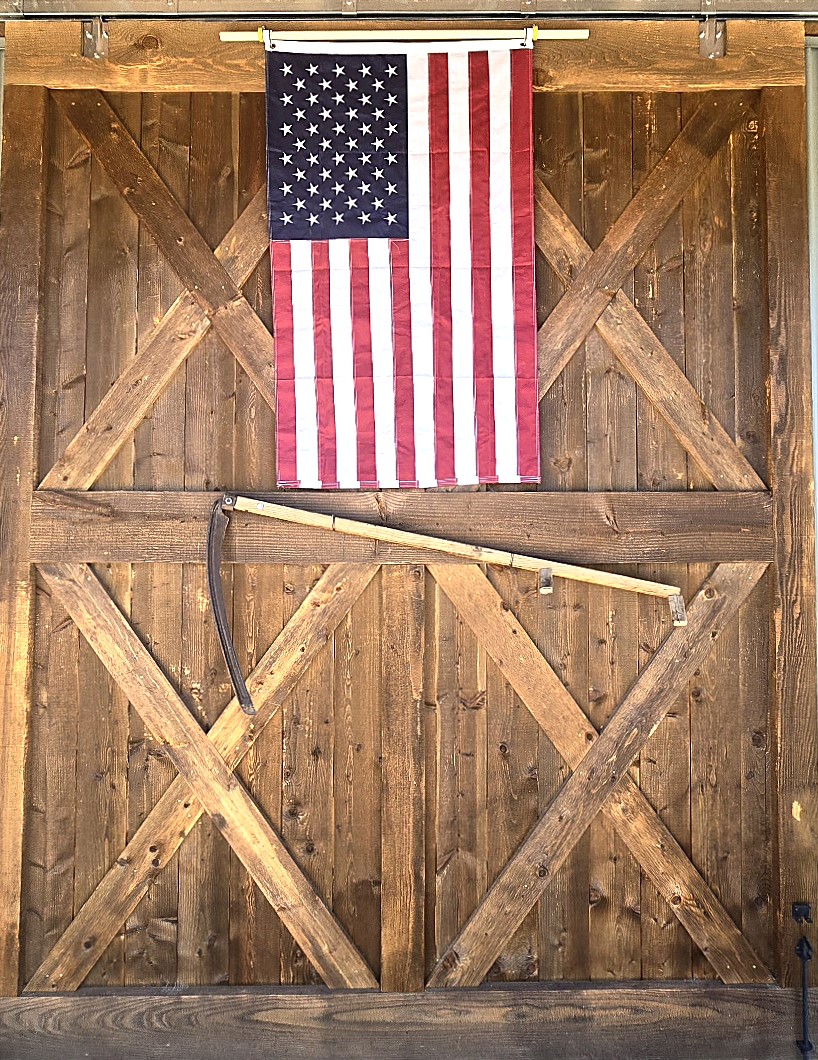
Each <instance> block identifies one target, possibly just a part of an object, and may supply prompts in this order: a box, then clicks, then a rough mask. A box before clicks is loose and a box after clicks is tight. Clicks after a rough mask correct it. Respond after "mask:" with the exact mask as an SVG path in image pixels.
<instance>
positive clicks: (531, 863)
mask: <svg viewBox="0 0 818 1060" xmlns="http://www.w3.org/2000/svg"><path fill="white" fill-rule="evenodd" d="M430 569H431V571H432V573H433V574H434V576H435V578H436V579H437V580H438V581H439V582H440V584H441V585H442V586H443V588H444V591H446V592H447V595H449V596H450V597H451V598H452V599H453V600H456V601H457V606H458V609H459V610H460V613H461V614H463V615H464V617H466V618H467V620H468V621H469V622H471V623H472V624H474V623H476V622H477V621H478V617H477V616H475V615H473V614H472V610H473V608H474V605H475V602H476V599H477V598H479V596H480V593H481V592H482V595H483V597H486V593H485V585H484V583H483V582H482V580H480V579H478V578H476V576H475V575H476V572H477V568H475V567H461V568H458V567H443V566H440V567H436V566H434V565H431V566H430ZM764 569H765V566H764V565H763V564H748V565H740V564H725V565H723V566H721V567H718V568H717V569H716V571H715V572H714V574H713V575H712V576H711V578H710V579H708V582H707V583H706V585H705V587H704V588H703V589H702V591H701V592H699V593H698V594H697V596H696V598H695V600H694V601H693V602H692V604H691V607H690V608H689V611H688V618H689V624H688V625H687V626H685V627H679V628H676V629H674V630H673V632H672V633H671V634H670V635H669V636H668V638H667V639H666V641H665V642H664V643H663V645H662V646H661V648H660V649H659V650H658V651H657V652H656V654H655V655H654V656H653V658H652V660H651V664H650V665H649V666H647V667H645V669H644V670H643V671H642V672H641V673H640V675H639V678H638V680H637V681H636V682H635V684H634V685H633V687H632V688H631V690H630V691H629V693H628V695H627V696H626V697H625V699H624V700H623V702H622V704H621V705H620V706H619V708H618V709H617V711H616V713H615V714H614V716H613V717H612V719H611V721H610V722H609V723H608V725H606V727H605V730H604V732H603V734H602V735H601V736H600V737H599V739H598V740H594V730H593V728H592V727H591V726H589V725H586V727H585V728H586V731H585V733H584V734H583V733H582V732H579V733H577V734H576V736H575V738H576V739H579V740H580V741H582V740H584V741H585V743H586V745H590V749H589V750H588V751H587V753H586V754H585V755H584V756H582V757H581V760H580V761H578V762H577V763H576V766H575V771H574V773H573V774H572V776H571V777H570V778H569V779H568V780H567V781H566V783H565V784H564V785H563V787H562V789H561V790H560V792H559V794H558V795H557V796H556V798H555V799H554V800H553V801H552V803H551V804H550V806H549V808H548V810H547V811H546V813H545V815H544V816H543V817H542V818H541V819H540V821H539V822H538V823H537V825H536V826H535V827H534V829H533V830H532V831H531V833H530V834H529V836H528V837H527V839H526V841H525V842H524V843H523V844H522V846H521V847H520V848H519V850H518V851H517V852H516V854H515V855H514V857H513V858H512V860H511V861H510V862H509V864H508V865H507V866H506V868H505V869H504V870H503V872H502V873H501V874H500V876H499V877H498V879H497V880H496V881H495V883H494V885H493V886H492V888H491V890H490V891H489V893H488V895H487V896H486V898H485V899H484V900H483V902H482V903H481V904H480V906H479V907H478V909H477V911H476V912H475V914H474V915H473V916H472V918H471V919H470V920H469V922H468V924H467V925H466V926H465V927H464V928H463V930H462V931H461V933H460V935H459V936H458V938H457V939H456V940H455V941H454V943H453V944H452V945H451V946H450V947H449V950H448V951H447V952H446V954H444V956H443V957H442V958H441V960H440V961H439V962H438V965H437V966H436V968H435V970H434V972H433V973H432V976H431V978H430V979H429V983H428V985H429V986H430V987H434V986H442V985H448V986H451V985H462V986H467V985H468V984H469V982H471V983H479V982H480V980H481V979H482V977H483V975H484V974H485V973H486V971H487V970H488V968H489V967H490V966H491V963H492V961H493V960H494V958H495V957H496V955H497V953H498V952H499V951H500V949H501V947H502V945H503V941H504V940H505V939H506V938H508V936H509V935H510V933H511V932H512V931H513V930H514V929H515V927H516V926H517V925H518V924H519V923H520V921H521V920H522V918H523V917H524V916H525V914H526V913H527V912H528V909H529V908H530V907H531V906H532V905H533V904H534V902H536V900H537V899H538V898H539V897H540V895H541V894H542V893H543V892H544V891H545V889H546V888H547V886H548V883H549V882H550V879H551V878H552V877H553V876H554V875H555V874H556V872H557V870H558V869H559V867H560V865H561V864H562V862H563V861H564V856H565V853H566V852H567V851H568V850H570V848H571V845H572V842H571V841H572V840H573V842H575V841H576V838H579V836H581V835H582V833H583V832H584V831H585V829H586V828H587V827H588V825H589V824H590V823H591V821H592V820H593V818H594V817H595V816H596V814H597V812H598V811H599V810H601V809H602V807H603V806H604V805H605V802H606V800H607V798H608V797H609V796H610V795H611V794H612V792H613V791H614V790H615V789H616V787H617V786H619V785H622V784H623V782H624V783H625V787H624V790H625V791H627V792H628V793H630V790H631V789H630V785H629V784H628V783H627V779H626V773H627V770H628V769H629V768H630V765H631V764H632V763H633V760H634V759H635V758H636V757H637V756H638V754H639V752H640V750H641V749H642V747H643V746H644V744H645V743H646V742H647V740H648V738H649V736H650V734H651V733H652V732H653V731H654V729H655V728H656V727H657V726H658V724H659V723H660V721H661V719H662V718H663V717H664V715H665V714H666V713H667V711H668V710H669V709H670V706H671V705H672V701H670V697H669V695H668V689H669V688H672V687H673V685H674V683H681V682H683V681H685V680H687V679H688V678H689V677H690V676H692V674H693V673H694V672H695V670H696V669H697V667H698V666H700V665H701V663H702V661H703V660H704V659H705V658H706V657H707V654H708V652H709V651H710V649H711V648H712V645H713V643H714V642H715V641H716V640H717V638H718V636H719V634H720V633H721V632H722V630H723V629H724V627H725V625H727V624H729V620H730V619H731V618H732V617H733V616H734V615H735V613H736V611H737V610H738V608H739V607H740V605H741V603H742V602H743V600H744V599H745V598H746V596H747V595H748V594H749V592H750V591H751V590H752V588H753V586H754V585H755V583H756V582H757V581H758V579H759V577H760V576H761V574H762V573H763V572H764ZM481 587H482V588H481ZM484 603H485V604H486V605H488V606H484V607H483V609H482V610H483V615H484V618H483V621H482V626H483V639H484V642H485V644H486V649H487V650H488V651H489V652H490V653H491V654H492V657H493V658H494V659H495V661H496V662H497V663H498V665H501V664H502V665H503V666H507V665H510V663H509V662H508V661H507V654H506V651H505V646H501V645H502V641H503V634H502V631H503V627H504V626H506V625H508V624H509V622H508V619H507V618H505V612H504V607H503V603H502V601H498V604H499V607H500V615H498V613H497V605H495V606H493V607H492V606H491V605H490V604H488V600H487V599H486V600H484ZM492 613H493V622H494V626H495V627H496V631H495V633H492V632H491V631H490V629H491V615H492ZM500 616H503V621H502V622H500V621H498V619H499V618H500ZM510 632H511V634H512V637H513V638H515V639H516V642H517V643H518V644H519V645H520V648H519V649H518V651H522V649H523V645H524V644H525V635H524V633H523V631H522V629H521V628H520V627H519V626H518V625H517V624H516V623H511V625H510ZM497 637H499V638H500V641H499V642H498V641H497ZM532 648H533V646H532ZM536 654H537V653H536V650H535V656H536ZM547 673H550V681H551V682H552V683H553V682H554V681H556V678H555V676H554V674H553V671H550V668H549V669H547ZM561 688H562V686H561V685H559V682H558V681H557V682H556V689H557V690H559V689H561ZM569 698H570V697H569ZM549 706H550V711H546V712H545V716H546V717H548V715H549V713H550V714H551V716H550V718H549V729H550V728H551V726H552V725H553V727H554V730H555V731H556V732H557V733H559V732H561V731H562V729H563V728H564V727H565V725H566V724H570V722H568V720H567V719H568V717H570V715H571V714H572V713H573V710H574V709H575V708H576V705H575V704H573V701H570V703H569V702H567V701H566V700H565V697H564V696H563V695H562V693H560V696H559V697H557V696H554V694H553V691H552V698H551V700H550V703H549ZM566 711H567V714H566ZM560 714H562V717H559V715H560ZM552 738H554V740H555V743H556V742H557V741H558V740H560V737H559V736H556V735H554V736H553V737H552ZM648 817H650V815H648ZM569 835H570V839H568V836H569ZM575 837H576V838H575ZM643 864H645V867H646V868H647V867H648V866H647V864H646V863H645V862H644V861H643ZM673 878H674V877H673V876H671V879H673ZM664 882H665V883H667V882H668V881H664ZM676 904H679V903H678V902H677V903H676ZM744 945H745V947H746V943H745V944H744ZM753 970H755V971H756V974H764V975H766V974H768V973H766V972H762V971H761V969H760V966H759V964H758V963H757V959H755V960H754V961H753V962H752V965H751V968H747V972H748V973H749V974H750V975H751V976H752V975H753ZM736 971H737V969H736V967H735V966H733V967H731V966H730V964H729V963H728V964H727V965H726V968H725V972H726V973H727V974H728V975H729V976H730V977H731V978H733V977H734V976H735V974H736ZM725 972H722V975H723V976H724V975H725Z"/></svg>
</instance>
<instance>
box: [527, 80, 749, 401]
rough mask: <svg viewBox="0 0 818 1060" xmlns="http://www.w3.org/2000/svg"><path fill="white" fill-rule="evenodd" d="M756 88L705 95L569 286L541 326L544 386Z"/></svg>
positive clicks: (643, 250)
mask: <svg viewBox="0 0 818 1060" xmlns="http://www.w3.org/2000/svg"><path fill="white" fill-rule="evenodd" d="M753 100H754V95H753V93H747V92H737V93H716V94H713V95H710V96H707V97H705V99H704V100H703V101H702V103H701V104H700V105H699V107H698V108H697V109H696V112H695V114H694V115H693V116H692V117H691V119H690V121H689V122H688V123H687V124H686V125H685V127H684V128H683V129H682V131H681V133H679V136H678V137H677V138H676V140H675V141H674V142H673V144H672V145H671V147H670V149H669V150H668V151H667V153H666V154H665V156H664V157H663V158H662V160H661V161H660V162H659V163H658V164H657V165H656V166H655V167H654V169H653V170H652V171H651V173H650V175H649V176H648V177H647V178H646V179H645V181H644V182H643V184H642V186H641V188H640V190H639V194H638V195H637V196H635V197H634V199H633V200H632V201H631V202H630V203H629V204H628V206H627V208H626V209H625V210H624V211H623V212H622V214H620V216H619V218H618V219H617V222H616V224H615V225H613V226H612V227H611V228H610V229H609V230H608V233H607V235H606V236H605V239H604V240H603V241H602V243H601V244H600V245H599V247H598V248H597V250H596V253H595V254H594V256H593V258H592V259H591V260H590V261H589V262H588V264H587V265H585V267H584V268H583V269H582V270H581V271H580V273H579V274H578V275H577V276H576V277H575V279H574V281H573V283H572V284H571V288H570V291H569V292H567V293H566V294H565V295H564V296H563V298H562V299H561V300H560V303H559V305H558V306H557V307H556V309H555V310H554V312H553V313H552V314H551V315H550V316H549V318H548V320H547V321H546V323H545V324H544V325H543V326H542V327H541V328H540V332H539V349H540V390H541V392H542V391H543V390H547V389H548V387H549V386H551V384H552V383H553V381H554V379H555V378H556V376H557V375H558V374H559V372H560V370H561V369H562V367H563V366H564V365H565V364H566V362H567V361H568V359H569V358H570V357H571V355H572V354H573V353H574V351H575V350H576V349H577V348H578V346H579V345H580V344H581V343H582V342H583V340H584V339H585V337H586V336H587V334H588V332H589V331H590V330H591V328H592V327H593V326H594V324H595V323H596V321H597V320H598V319H599V317H600V315H601V314H602V312H603V310H604V309H605V307H606V306H607V305H609V304H610V303H611V301H612V300H613V299H614V297H615V296H616V293H617V291H618V290H619V288H620V287H621V286H622V284H623V283H624V282H625V280H626V278H627V276H628V273H629V272H631V271H632V270H633V268H634V266H635V265H636V264H637V263H638V262H639V260H640V259H641V258H642V255H643V254H644V253H645V252H646V250H647V249H648V247H649V246H650V244H651V243H652V242H653V240H654V239H655V238H656V236H657V235H658V234H659V232H660V231H661V230H662V228H664V226H665V224H666V223H667V220H668V217H669V216H670V214H671V213H672V212H673V211H674V210H675V208H676V206H677V205H678V204H679V202H680V201H681V199H682V197H683V196H684V194H685V192H686V191H687V189H688V188H689V187H690V185H691V184H692V183H693V181H694V180H695V179H696V177H697V176H698V175H699V174H700V173H701V172H702V171H703V170H704V169H705V168H706V166H707V164H708V162H709V161H710V159H711V158H712V157H713V155H714V154H715V153H716V152H717V151H718V149H719V147H720V146H721V145H722V144H723V143H724V142H725V141H726V140H727V138H728V136H729V135H730V132H731V130H732V129H733V127H734V126H735V125H736V123H737V122H738V121H739V120H740V118H741V117H742V115H743V114H745V113H746V112H747V110H748V108H749V107H750V106H751V105H752V102H753Z"/></svg>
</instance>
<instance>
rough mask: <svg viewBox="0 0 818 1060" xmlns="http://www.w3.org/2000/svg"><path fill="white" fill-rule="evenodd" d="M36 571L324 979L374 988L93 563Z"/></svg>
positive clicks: (363, 965)
mask: <svg viewBox="0 0 818 1060" xmlns="http://www.w3.org/2000/svg"><path fill="white" fill-rule="evenodd" d="M40 570H41V571H42V573H43V575H44V577H45V578H46V580H47V581H48V583H49V585H50V587H51V590H52V592H55V593H57V595H58V596H59V597H60V601H61V603H62V604H63V606H64V607H65V608H66V610H68V612H69V614H70V615H71V617H72V618H73V619H74V621H75V622H76V623H77V625H78V626H79V628H80V630H81V632H82V633H83V635H84V636H85V638H86V639H87V640H88V642H89V644H91V645H92V647H93V648H94V650H95V651H96V652H98V654H99V656H100V660H101V661H102V660H104V663H105V665H106V668H108V669H109V671H110V672H112V673H113V675H114V676H115V679H116V680H117V683H118V684H120V685H121V686H122V687H123V690H127V694H128V696H129V698H130V699H131V701H132V702H133V704H134V706H135V707H136V708H137V709H138V710H139V711H140V713H141V714H142V717H143V720H144V721H145V723H146V724H147V725H148V726H149V727H150V728H151V730H152V731H153V733H154V735H155V736H156V737H157V739H160V740H161V741H162V742H163V744H164V746H165V748H166V750H167V754H168V756H169V757H170V759H171V761H173V764H174V765H175V766H176V768H177V769H178V770H179V772H180V775H182V776H184V778H185V780H186V781H187V782H188V784H190V785H191V788H192V790H193V791H194V792H195V794H196V795H197V797H198V798H199V799H201V801H202V806H203V808H204V809H205V811H206V812H207V813H208V815H209V816H210V817H211V819H212V820H213V822H214V824H216V826H217V827H218V828H219V830H220V832H221V833H222V835H224V836H225V838H226V839H227V840H228V841H229V842H230V845H231V846H232V847H233V849H234V850H235V851H236V853H237V854H238V855H239V856H240V857H241V858H242V861H243V862H244V864H245V866H246V867H247V869H248V871H250V872H251V873H252V874H253V877H254V879H255V881H256V883H258V885H259V887H260V888H261V889H262V890H263V892H264V894H265V896H266V897H267V899H268V901H270V902H271V903H272V904H273V905H274V906H275V907H276V909H277V910H278V911H279V913H281V914H282V915H283V917H284V919H285V921H286V922H287V924H288V926H289V927H290V929H291V930H293V931H295V932H296V933H297V936H298V941H299V944H300V945H301V947H302V948H303V949H304V951H305V953H306V954H307V955H308V956H309V958H310V959H311V960H312V962H313V963H314V964H315V965H316V967H317V968H318V969H319V970H320V971H321V974H322V977H323V978H324V981H325V982H326V983H327V985H328V986H329V985H333V984H337V985H338V986H344V987H347V988H353V989H356V988H357V989H365V988H368V987H374V986H375V985H376V981H375V979H374V977H373V976H372V973H371V971H370V970H369V968H368V967H367V966H366V963H365V962H364V961H363V959H362V958H361V956H360V954H359V953H358V951H357V950H356V949H355V947H354V946H353V945H352V943H351V942H350V941H349V939H348V938H347V937H346V935H345V934H344V932H343V931H342V930H341V928H340V927H339V925H338V923H337V921H336V920H335V919H334V918H333V916H332V914H331V913H330V912H329V911H328V910H327V908H326V906H325V905H324V904H323V902H322V901H321V900H320V898H319V897H318V896H317V895H316V893H315V891H314V890H313V889H312V887H311V886H310V884H309V882H308V881H307V880H306V878H305V877H304V875H303V874H302V873H301V872H300V870H299V868H298V866H297V865H296V863H295V862H294V861H293V859H292V857H291V856H290V854H289V853H288V852H287V850H286V847H285V846H284V844H283V843H282V842H281V840H280V838H279V837H278V835H277V833H276V832H275V831H274V830H273V829H272V828H271V827H270V825H269V823H268V822H267V820H266V819H265V818H264V816H263V815H262V814H261V812H260V811H259V810H258V808H257V807H256V805H255V803H254V802H253V801H252V799H251V798H250V796H249V795H248V794H247V791H246V789H245V788H244V787H243V786H242V785H241V784H240V783H239V781H238V780H237V778H236V777H235V776H234V775H233V773H232V772H231V770H230V767H229V766H228V765H227V763H226V762H225V760H224V758H223V757H222V756H221V754H220V753H219V751H218V749H217V748H216V746H215V745H214V743H213V741H211V740H209V739H208V738H207V736H206V735H205V733H204V732H202V730H201V729H200V728H199V726H198V725H197V723H196V721H195V720H194V719H193V718H192V717H191V715H190V712H189V711H188V710H187V709H186V707H185V705H184V704H183V703H182V702H181V700H180V699H179V697H178V695H177V694H176V693H175V692H174V690H173V688H172V687H171V686H170V684H169V682H168V680H167V678H166V677H165V676H164V674H163V673H162V671H161V670H160V669H159V667H158V666H157V664H156V663H155V662H153V660H152V659H151V657H150V655H149V654H148V653H147V651H146V650H145V649H144V648H143V647H142V646H141V644H140V642H139V640H138V638H137V637H136V635H135V634H134V633H133V630H132V629H131V627H130V626H129V625H128V623H127V621H126V620H125V619H124V618H123V616H122V615H121V614H120V612H119V611H118V610H117V608H116V606H115V604H114V603H113V601H112V600H111V598H110V597H109V596H108V594H107V593H106V592H105V590H104V588H103V587H102V585H101V584H100V582H99V581H98V580H97V579H96V578H95V577H94V575H93V573H92V572H91V570H90V568H88V567H82V566H80V565H77V566H70V565H64V566H62V567H57V566H52V567H45V566H43V567H41V568H40Z"/></svg>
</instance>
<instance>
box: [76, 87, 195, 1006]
mask: <svg viewBox="0 0 818 1060" xmlns="http://www.w3.org/2000/svg"><path fill="white" fill-rule="evenodd" d="M55 109H57V108H55ZM66 124H67V125H69V127H70V128H72V131H73V127H72V126H70V123H68V122H67V121H66ZM77 135H78V134H77ZM140 143H141V147H142V150H143V151H144V152H145V156H146V157H147V158H148V160H149V161H150V163H151V165H153V166H154V168H155V169H156V171H157V173H159V175H160V176H161V178H162V180H164V181H165V183H166V184H167V185H168V187H169V188H170V189H171V191H172V193H173V195H174V196H175V197H176V199H177V200H178V201H179V203H180V204H181V205H182V206H183V207H187V202H188V187H189V179H190V99H189V97H188V96H182V95H177V96H170V95H160V94H158V93H157V94H156V95H152V96H148V95H146V96H143V98H142V136H141V140H140ZM180 293H181V285H180V284H179V281H178V279H177V278H176V275H175V273H174V272H173V270H172V269H171V268H170V266H168V265H167V263H166V262H165V261H164V259H163V258H162V255H161V254H160V253H159V249H158V247H157V246H156V242H155V240H154V239H153V238H152V236H151V235H150V233H149V232H147V231H145V230H144V228H143V229H142V230H141V231H140V240H139V288H138V316H137V323H138V328H139V330H138V334H137V354H136V356H137V357H139V356H140V354H141V353H142V352H143V351H144V348H145V346H146V345H147V343H148V342H149V341H150V335H151V333H152V331H153V328H154V323H155V321H157V320H161V319H162V317H163V316H164V315H165V313H167V311H168V310H169V309H170V307H171V306H172V305H173V302H174V301H175V299H176V298H178V297H179V295H180ZM115 385H116V384H115ZM184 401H185V380H184V372H179V373H178V374H177V375H176V377H175V378H174V379H173V380H172V381H171V382H170V384H169V385H168V387H167V389H166V390H165V391H164V392H163V393H162V394H161V395H160V396H159V398H158V399H157V401H156V403H155V404H154V405H153V407H152V409H151V410H150V412H149V414H148V416H147V417H146V418H145V420H144V422H143V423H141V424H140V426H139V427H138V428H137V430H136V434H135V436H134V486H135V487H136V488H137V489H161V488H168V487H175V488H177V489H181V488H183V487H184V484H185V474H184V447H185V424H184V417H183V416H180V415H179V412H180V409H183V408H184ZM73 436H74V435H73V434H72V435H70V437H73ZM131 621H132V622H133V626H134V629H135V630H136V632H137V633H138V634H139V636H140V638H141V639H142V641H143V643H144V644H146V645H147V647H148V648H149V650H150V652H151V654H152V655H153V656H154V658H155V659H156V661H157V662H158V663H159V665H160V666H161V667H162V669H163V670H164V672H165V673H166V674H167V675H168V677H169V678H170V679H171V681H172V682H173V684H174V685H175V686H176V687H177V688H178V687H179V686H180V684H181V679H182V568H181V566H180V565H179V564H139V565H138V566H135V567H134V569H133V586H132V591H131ZM130 724H131V729H130V736H129V749H128V777H129V790H128V838H129V839H130V838H131V837H132V836H133V835H134V833H135V832H136V831H137V829H138V828H139V826H140V825H141V824H142V822H143V821H144V819H145V817H146V816H147V815H148V813H150V811H151V810H152V809H153V807H154V805H155V804H156V802H157V800H158V799H159V798H160V797H161V795H162V794H163V793H164V791H165V790H166V788H167V786H168V785H169V784H170V783H171V781H172V780H173V777H174V774H175V770H174V769H173V766H172V764H171V763H170V761H169V760H168V758H167V755H165V753H164V751H163V749H162V747H161V746H160V745H159V744H158V743H157V742H156V740H154V739H153V736H152V735H151V733H150V731H149V730H148V729H147V728H146V727H145V726H144V724H143V722H142V719H141V718H140V717H139V714H138V713H137V712H136V711H135V710H132V711H131V718H130ZM178 870H179V866H178V860H174V861H173V862H171V864H170V865H168V866H167V867H166V868H165V871H164V872H163V873H162V874H161V875H160V876H158V877H157V879H156V880H155V881H154V883H153V886H152V887H151V888H150V889H149V890H148V893H147V894H146V895H145V898H144V899H143V901H142V902H140V904H139V906H138V907H137V909H136V910H135V912H134V913H133V915H132V916H131V917H130V918H129V920H128V923H127V926H126V930H125V983H126V985H134V986H137V985H138V986H146V985H148V984H151V983H175V982H176V979H177V962H176V952H177V940H178V910H179V871H178Z"/></svg>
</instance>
